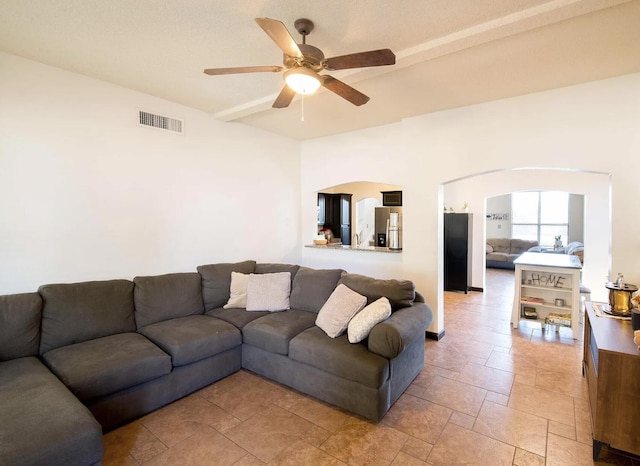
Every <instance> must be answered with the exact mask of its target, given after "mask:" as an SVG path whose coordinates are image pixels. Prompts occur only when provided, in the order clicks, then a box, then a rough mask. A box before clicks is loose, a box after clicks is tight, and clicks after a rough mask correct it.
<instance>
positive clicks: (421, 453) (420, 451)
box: [400, 437, 433, 461]
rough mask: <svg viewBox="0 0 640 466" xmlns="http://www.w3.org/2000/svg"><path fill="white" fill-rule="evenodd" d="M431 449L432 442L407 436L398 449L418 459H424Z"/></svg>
mask: <svg viewBox="0 0 640 466" xmlns="http://www.w3.org/2000/svg"><path fill="white" fill-rule="evenodd" d="M432 449H433V445H432V444H430V443H427V442H423V441H422V440H420V439H417V438H415V437H409V438H408V439H407V441H406V442H405V443H404V445H403V446H402V449H401V450H400V451H402V452H404V453H406V454H407V455H409V456H413V457H414V458H417V459H419V460H420V461H426V460H427V457H428V456H429V453H431V450H432Z"/></svg>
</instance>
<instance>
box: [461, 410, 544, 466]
mask: <svg viewBox="0 0 640 466" xmlns="http://www.w3.org/2000/svg"><path fill="white" fill-rule="evenodd" d="M473 430H474V431H475V432H478V433H480V434H483V435H486V436H488V437H491V438H495V439H496V440H500V441H502V442H504V443H508V444H509V445H514V446H516V447H518V448H521V449H523V450H527V451H530V452H532V453H535V454H537V455H540V456H544V455H545V450H546V446H547V445H546V444H547V420H546V419H543V418H541V417H537V416H534V415H532V414H528V413H525V412H522V411H518V410H515V409H512V408H508V407H506V406H502V405H499V404H496V403H492V402H490V401H485V402H484V404H483V405H482V409H481V410H480V414H478V419H477V420H476V423H475V424H474V426H473Z"/></svg>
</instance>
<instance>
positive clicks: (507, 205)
mask: <svg viewBox="0 0 640 466" xmlns="http://www.w3.org/2000/svg"><path fill="white" fill-rule="evenodd" d="M450 191H451V190H445V197H446V196H447V195H451V193H450ZM462 195H466V192H464V191H463V193H462ZM485 211H486V213H487V219H486V223H485V230H486V235H487V238H511V194H503V195H502V196H493V197H489V198H487V200H486V208H485ZM491 214H506V215H507V216H508V217H507V218H502V219H500V220H492V219H489V218H488V216H489V215H491Z"/></svg>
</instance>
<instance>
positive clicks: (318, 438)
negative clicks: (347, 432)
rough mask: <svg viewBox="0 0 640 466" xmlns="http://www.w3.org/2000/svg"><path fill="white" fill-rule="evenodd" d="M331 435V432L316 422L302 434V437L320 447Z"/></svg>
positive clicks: (310, 443)
mask: <svg viewBox="0 0 640 466" xmlns="http://www.w3.org/2000/svg"><path fill="white" fill-rule="evenodd" d="M330 436H331V432H329V431H328V430H326V429H323V428H322V427H320V426H317V425H315V424H314V425H312V426H311V428H310V429H309V430H308V431H306V432H305V433H304V434H302V435H301V436H300V438H301V439H302V440H304V441H305V442H307V443H308V444H309V445H312V446H314V447H319V446H320V445H322V443H323V442H324V441H325V440H327V439H328V438H329V437H330Z"/></svg>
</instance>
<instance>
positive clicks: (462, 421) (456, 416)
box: [449, 411, 476, 429]
mask: <svg viewBox="0 0 640 466" xmlns="http://www.w3.org/2000/svg"><path fill="white" fill-rule="evenodd" d="M449 422H451V423H452V424H455V425H457V426H460V427H464V428H465V429H471V428H473V424H474V423H475V422H476V418H475V417H473V416H469V415H468V414H464V413H459V412H458V411H454V412H453V414H451V417H450V418H449Z"/></svg>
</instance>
